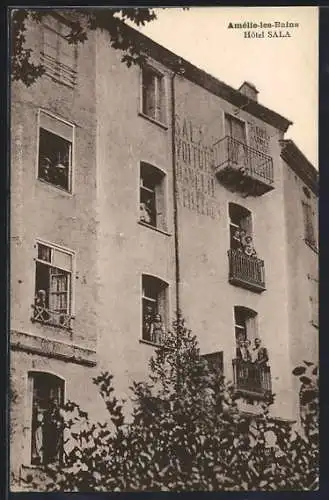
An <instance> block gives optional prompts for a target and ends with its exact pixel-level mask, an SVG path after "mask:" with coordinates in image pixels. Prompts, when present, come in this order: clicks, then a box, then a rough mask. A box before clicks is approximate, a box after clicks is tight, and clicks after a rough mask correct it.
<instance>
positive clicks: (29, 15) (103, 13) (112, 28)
mask: <svg viewBox="0 0 329 500" xmlns="http://www.w3.org/2000/svg"><path fill="white" fill-rule="evenodd" d="M56 13H57V15H58V14H61V15H63V16H64V17H66V18H67V19H68V20H69V21H70V33H69V34H68V35H67V39H68V42H69V43H70V44H79V43H83V42H85V41H86V40H87V39H88V33H89V31H95V30H96V29H100V30H103V31H106V32H108V33H109V35H110V43H111V46H112V47H113V48H114V49H120V50H122V51H123V55H122V61H123V62H125V63H126V64H127V65H128V66H130V65H131V64H141V63H142V62H143V61H144V53H145V47H144V46H143V42H142V39H141V37H138V34H137V32H135V31H134V30H131V29H129V28H128V27H127V24H126V22H127V21H128V22H132V23H133V24H135V25H136V26H144V25H145V24H147V23H149V22H151V21H153V20H155V19H156V18H157V16H156V12H155V10H154V9H148V8H133V7H132V8H124V9H117V8H97V9H90V8H88V9H86V8H75V9H70V10H65V9H64V10H63V9H61V10H49V9H44V10H41V9H39V10H34V9H13V11H12V16H11V77H12V80H13V81H21V82H23V83H24V84H25V85H26V86H27V87H29V86H30V85H32V84H33V83H34V82H35V81H36V80H37V79H38V78H39V77H40V76H41V75H42V74H43V73H44V67H43V65H42V64H36V63H35V62H33V61H32V53H33V51H32V49H31V48H30V47H27V46H26V32H27V29H28V23H30V22H32V23H40V22H41V21H42V19H43V18H44V17H45V16H48V15H50V14H55V15H56Z"/></svg>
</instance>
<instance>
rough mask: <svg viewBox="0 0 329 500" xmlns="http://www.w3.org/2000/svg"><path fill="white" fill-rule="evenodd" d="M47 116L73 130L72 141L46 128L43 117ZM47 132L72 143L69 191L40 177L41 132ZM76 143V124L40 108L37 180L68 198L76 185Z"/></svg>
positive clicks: (38, 115) (38, 118)
mask: <svg viewBox="0 0 329 500" xmlns="http://www.w3.org/2000/svg"><path fill="white" fill-rule="evenodd" d="M43 114H44V115H47V116H48V117H50V118H51V119H53V120H57V121H58V122H60V123H63V124H65V125H67V126H68V127H71V129H72V139H71V141H69V140H68V139H66V138H65V137H63V136H61V135H58V134H56V133H54V132H53V131H52V130H49V129H47V128H45V127H43V126H42V118H41V117H42V115H43ZM41 129H43V130H46V131H47V132H50V133H52V134H53V135H55V136H57V137H60V138H62V139H64V140H66V141H67V142H71V154H70V156H71V158H70V160H71V161H70V165H69V168H68V189H65V188H62V187H60V186H57V185H56V184H53V183H52V182H48V181H46V180H45V179H43V178H42V177H39V153H40V130H41ZM75 141H76V126H75V124H74V123H72V122H69V121H68V120H66V119H65V118H62V117H61V116H58V115H56V114H55V113H53V112H51V111H49V110H46V109H43V108H39V109H38V114H37V142H36V144H37V148H36V174H35V175H36V180H37V181H39V182H40V183H41V184H42V185H44V186H51V188H52V189H57V190H58V191H59V192H60V193H63V194H65V195H66V196H72V195H73V194H74V183H75V175H74V173H75Z"/></svg>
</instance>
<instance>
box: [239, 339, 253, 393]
mask: <svg viewBox="0 0 329 500" xmlns="http://www.w3.org/2000/svg"><path fill="white" fill-rule="evenodd" d="M237 358H238V360H239V364H240V369H239V373H240V377H241V378H242V379H243V381H244V383H247V381H248V378H249V368H250V367H249V363H250V362H251V354H250V340H248V339H241V340H240V341H239V347H238V348H237Z"/></svg>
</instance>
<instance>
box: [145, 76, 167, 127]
mask: <svg viewBox="0 0 329 500" xmlns="http://www.w3.org/2000/svg"><path fill="white" fill-rule="evenodd" d="M142 111H143V113H144V114H145V115H147V116H149V117H150V118H153V119H154V120H157V121H159V122H162V123H163V122H164V121H165V109H164V77H163V75H160V74H159V73H157V72H156V71H154V70H153V69H151V68H143V73H142Z"/></svg>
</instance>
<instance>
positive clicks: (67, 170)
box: [38, 111, 73, 192]
mask: <svg viewBox="0 0 329 500" xmlns="http://www.w3.org/2000/svg"><path fill="white" fill-rule="evenodd" d="M72 143H73V126H72V125H69V124H67V123H65V122H63V121H61V120H59V119H57V118H55V117H53V116H52V115H49V114H47V113H45V112H43V111H41V112H40V115H39V158H38V178H39V179H41V180H43V181H45V182H48V183H49V184H53V185H54V186H56V187H58V188H60V189H64V190H65V191H69V192H71V177H72Z"/></svg>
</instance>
